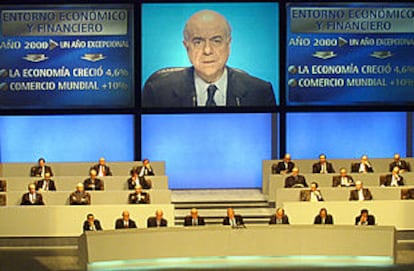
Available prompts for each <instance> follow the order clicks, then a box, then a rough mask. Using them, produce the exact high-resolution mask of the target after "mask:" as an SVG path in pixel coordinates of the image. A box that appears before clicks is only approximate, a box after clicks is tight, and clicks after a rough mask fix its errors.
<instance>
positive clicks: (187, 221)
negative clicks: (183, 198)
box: [184, 208, 205, 227]
mask: <svg viewBox="0 0 414 271" xmlns="http://www.w3.org/2000/svg"><path fill="white" fill-rule="evenodd" d="M204 225H205V222H204V218H203V217H201V216H200V215H199V214H198V210H197V209H196V208H192V209H191V211H190V214H189V215H187V216H186V217H184V226H186V227H187V226H204Z"/></svg>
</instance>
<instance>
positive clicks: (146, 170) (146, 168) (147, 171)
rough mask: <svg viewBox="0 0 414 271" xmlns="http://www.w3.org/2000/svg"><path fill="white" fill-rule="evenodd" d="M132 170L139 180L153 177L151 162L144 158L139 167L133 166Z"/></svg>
mask: <svg viewBox="0 0 414 271" xmlns="http://www.w3.org/2000/svg"><path fill="white" fill-rule="evenodd" d="M132 170H134V171H135V172H136V173H137V174H138V177H139V178H143V177H144V176H155V172H154V169H153V168H152V165H151V161H150V160H149V159H148V158H144V159H143V160H142V163H141V165H138V166H135V167H134V168H133V169H132Z"/></svg>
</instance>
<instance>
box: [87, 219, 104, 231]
mask: <svg viewBox="0 0 414 271" xmlns="http://www.w3.org/2000/svg"><path fill="white" fill-rule="evenodd" d="M93 224H94V225H95V229H96V230H97V231H101V230H102V226H101V222H99V220H98V219H95V220H94V221H93ZM91 230H92V229H91V228H90V226H89V221H88V220H86V221H85V222H83V231H91Z"/></svg>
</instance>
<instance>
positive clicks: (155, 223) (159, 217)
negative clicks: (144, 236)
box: [147, 209, 168, 228]
mask: <svg viewBox="0 0 414 271" xmlns="http://www.w3.org/2000/svg"><path fill="white" fill-rule="evenodd" d="M167 226H168V221H167V219H165V218H164V212H163V211H162V210H161V209H157V210H156V211H155V216H153V217H149V218H148V219H147V228H159V227H167Z"/></svg>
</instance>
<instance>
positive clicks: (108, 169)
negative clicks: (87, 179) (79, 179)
mask: <svg viewBox="0 0 414 271" xmlns="http://www.w3.org/2000/svg"><path fill="white" fill-rule="evenodd" d="M100 166H101V165H100V164H96V165H94V166H93V167H91V168H90V170H92V169H94V170H95V171H96V173H97V174H98V173H99V167H100ZM103 171H104V172H105V176H112V172H111V168H110V167H109V166H107V165H104V169H103Z"/></svg>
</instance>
